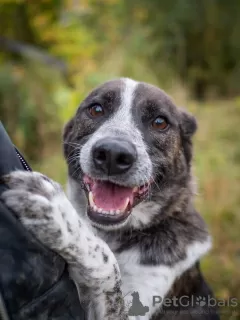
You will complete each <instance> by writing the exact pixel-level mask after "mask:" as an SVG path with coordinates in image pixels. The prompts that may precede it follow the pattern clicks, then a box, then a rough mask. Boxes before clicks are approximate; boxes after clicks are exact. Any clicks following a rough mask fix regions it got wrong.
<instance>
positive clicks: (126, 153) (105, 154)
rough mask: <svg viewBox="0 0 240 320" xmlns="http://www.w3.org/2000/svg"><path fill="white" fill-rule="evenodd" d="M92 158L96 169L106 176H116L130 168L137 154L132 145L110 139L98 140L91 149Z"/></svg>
mask: <svg viewBox="0 0 240 320" xmlns="http://www.w3.org/2000/svg"><path fill="white" fill-rule="evenodd" d="M92 156H93V162H94V165H95V167H96V168H97V169H100V170H101V171H103V172H104V173H106V174H108V175H116V174H121V173H124V172H127V171H128V170H129V169H130V168H131V167H132V165H133V163H134V162H135V161H136V158H137V152H136V148H135V147H134V145H133V144H132V143H130V142H128V141H119V140H117V139H112V138H111V139H102V140H99V141H98V142H97V143H96V144H95V145H94V147H93V150H92Z"/></svg>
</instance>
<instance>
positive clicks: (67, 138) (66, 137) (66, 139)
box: [62, 118, 74, 159]
mask: <svg viewBox="0 0 240 320" xmlns="http://www.w3.org/2000/svg"><path fill="white" fill-rule="evenodd" d="M73 127H74V118H72V119H71V120H69V121H68V122H67V123H66V124H65V126H64V128H63V133H62V136H63V153H64V156H65V158H66V159H67V158H68V157H69V155H70V154H71V150H72V146H71V143H70V142H71V140H72V136H73V132H74V130H73Z"/></svg>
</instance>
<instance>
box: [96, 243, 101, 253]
mask: <svg viewBox="0 0 240 320" xmlns="http://www.w3.org/2000/svg"><path fill="white" fill-rule="evenodd" d="M99 249H100V246H99V245H98V244H97V245H96V247H95V251H96V252H97V251H98V250H99Z"/></svg>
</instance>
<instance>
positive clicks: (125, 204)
mask: <svg viewBox="0 0 240 320" xmlns="http://www.w3.org/2000/svg"><path fill="white" fill-rule="evenodd" d="M129 201H130V199H129V198H127V199H126V201H125V203H124V205H123V206H122V207H121V209H120V210H121V211H125V210H126V208H127V206H128V204H129Z"/></svg>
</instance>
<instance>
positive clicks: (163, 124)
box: [152, 117, 168, 130]
mask: <svg viewBox="0 0 240 320" xmlns="http://www.w3.org/2000/svg"><path fill="white" fill-rule="evenodd" d="M152 126H153V128H154V129H157V130H164V129H166V128H167V127H168V123H167V121H166V119H164V118H162V117H157V118H156V119H155V120H153V122H152Z"/></svg>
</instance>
